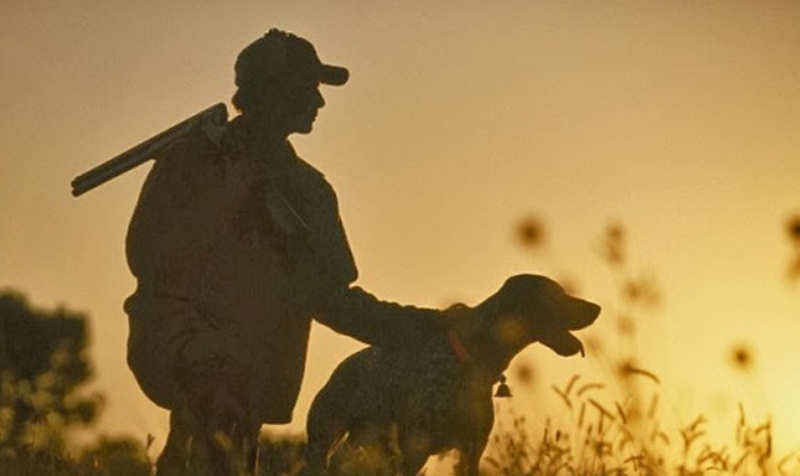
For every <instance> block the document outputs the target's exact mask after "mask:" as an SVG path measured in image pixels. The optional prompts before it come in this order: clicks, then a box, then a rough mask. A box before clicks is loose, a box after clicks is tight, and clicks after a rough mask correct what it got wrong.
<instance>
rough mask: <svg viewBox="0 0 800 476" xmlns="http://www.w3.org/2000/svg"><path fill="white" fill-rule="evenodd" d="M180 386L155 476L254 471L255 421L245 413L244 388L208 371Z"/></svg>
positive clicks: (232, 475) (212, 475) (233, 474)
mask: <svg viewBox="0 0 800 476" xmlns="http://www.w3.org/2000/svg"><path fill="white" fill-rule="evenodd" d="M193 380H194V379H193ZM182 388H185V389H186V390H185V391H183V392H182V395H181V398H179V399H178V400H179V405H177V406H176V408H174V409H173V410H172V412H171V413H170V422H169V424H170V430H169V436H168V437H167V443H166V445H165V447H164V451H163V452H162V453H161V455H160V456H159V458H158V461H157V462H156V476H244V475H251V474H254V470H255V465H256V458H257V451H258V435H259V429H260V427H261V424H260V423H255V422H254V420H253V419H252V418H250V415H249V414H248V412H247V408H248V406H247V404H246V403H247V402H246V401H244V399H243V397H242V395H246V394H247V392H244V391H242V389H240V388H237V386H236V385H230V382H226V379H220V378H216V376H210V375H206V376H205V378H204V379H203V381H199V382H198V381H196V380H195V381H194V382H191V384H190V385H182Z"/></svg>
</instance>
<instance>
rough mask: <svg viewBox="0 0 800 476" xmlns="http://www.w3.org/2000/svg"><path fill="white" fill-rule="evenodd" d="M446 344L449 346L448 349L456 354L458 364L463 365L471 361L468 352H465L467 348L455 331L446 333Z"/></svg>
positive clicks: (451, 330)
mask: <svg viewBox="0 0 800 476" xmlns="http://www.w3.org/2000/svg"><path fill="white" fill-rule="evenodd" d="M447 342H448V343H449V344H450V349H452V350H453V353H454V354H456V357H457V358H458V361H459V362H461V363H462V364H463V363H465V362H469V361H470V360H472V356H471V355H470V354H469V351H467V348H466V347H465V346H464V343H463V342H462V341H461V337H460V336H459V335H458V332H456V330H455V329H450V330H449V331H447Z"/></svg>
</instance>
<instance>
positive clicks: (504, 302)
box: [477, 274, 600, 356]
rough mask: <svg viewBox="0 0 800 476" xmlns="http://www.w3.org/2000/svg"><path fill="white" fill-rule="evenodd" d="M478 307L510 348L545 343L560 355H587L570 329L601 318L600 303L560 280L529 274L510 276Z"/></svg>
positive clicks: (581, 326)
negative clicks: (574, 291)
mask: <svg viewBox="0 0 800 476" xmlns="http://www.w3.org/2000/svg"><path fill="white" fill-rule="evenodd" d="M477 310H478V311H479V312H481V314H484V315H487V316H492V317H491V329H487V331H489V332H492V333H494V334H495V336H496V338H497V339H499V340H500V341H505V342H506V343H507V344H508V346H509V347H510V348H516V350H521V348H522V347H524V346H525V345H527V344H530V343H532V342H537V341H538V342H541V343H542V344H544V345H546V346H547V347H550V348H551V349H553V350H554V351H555V352H556V353H557V354H559V355H564V356H568V355H575V354H577V353H578V352H580V353H581V354H583V344H582V343H581V341H580V340H578V338H577V337H575V336H574V335H572V333H571V332H570V331H574V330H577V329H582V328H584V327H586V326H588V325H590V324H591V323H593V322H594V321H595V319H597V316H598V315H599V314H600V306H598V305H597V304H594V303H591V302H589V301H584V300H583V299H579V298H576V297H573V296H570V295H569V294H567V293H566V292H565V291H564V288H562V287H561V286H560V285H559V284H558V283H556V282H555V281H553V280H551V279H549V278H546V277H544V276H535V275H529V274H522V275H517V276H513V277H511V278H509V279H508V280H507V281H506V282H505V284H503V287H502V288H500V290H499V291H498V292H496V293H495V294H494V295H492V296H491V297H490V298H489V299H487V300H486V301H484V302H483V303H481V304H480V305H479V306H478V308H477Z"/></svg>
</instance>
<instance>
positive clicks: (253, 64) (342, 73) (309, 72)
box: [234, 28, 350, 87]
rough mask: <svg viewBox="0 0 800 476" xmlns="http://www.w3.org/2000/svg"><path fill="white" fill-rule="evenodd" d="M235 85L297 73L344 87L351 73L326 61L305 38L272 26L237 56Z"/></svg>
mask: <svg viewBox="0 0 800 476" xmlns="http://www.w3.org/2000/svg"><path fill="white" fill-rule="evenodd" d="M234 69H235V71H236V80H235V82H236V86H238V87H246V86H248V85H256V84H259V83H262V82H265V81H270V80H272V79H274V78H276V77H278V76H282V75H291V74H295V75H298V76H302V77H308V78H312V79H314V80H316V81H319V82H320V83H322V84H329V85H332V86H341V85H343V84H344V83H346V82H347V79H348V78H349V76H350V73H349V71H347V68H343V67H341V66H333V65H329V64H324V63H323V62H322V61H320V59H319V56H317V51H316V50H315V49H314V46H313V45H312V44H311V43H310V42H309V41H308V40H306V39H304V38H301V37H299V36H297V35H294V34H292V33H287V32H285V31H281V30H278V29H277V28H273V29H271V30H269V32H267V33H266V34H265V35H264V36H262V37H261V38H259V39H257V40H256V41H254V42H252V43H250V44H249V45H247V46H246V47H245V48H244V49H243V50H242V52H241V53H239V56H238V57H237V58H236V65H235V66H234Z"/></svg>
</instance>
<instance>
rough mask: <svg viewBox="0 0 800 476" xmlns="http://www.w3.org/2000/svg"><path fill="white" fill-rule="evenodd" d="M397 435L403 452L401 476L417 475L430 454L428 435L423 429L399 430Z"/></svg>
mask: <svg viewBox="0 0 800 476" xmlns="http://www.w3.org/2000/svg"><path fill="white" fill-rule="evenodd" d="M398 436H399V437H400V441H399V442H400V450H401V451H402V453H403V476H417V475H418V474H419V472H420V470H421V469H422V467H423V466H425V463H426V462H427V461H428V457H430V455H431V439H430V436H429V435H428V433H427V432H426V431H424V430H415V431H410V432H405V431H402V430H401V432H400V434H399V435H398Z"/></svg>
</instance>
